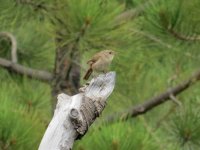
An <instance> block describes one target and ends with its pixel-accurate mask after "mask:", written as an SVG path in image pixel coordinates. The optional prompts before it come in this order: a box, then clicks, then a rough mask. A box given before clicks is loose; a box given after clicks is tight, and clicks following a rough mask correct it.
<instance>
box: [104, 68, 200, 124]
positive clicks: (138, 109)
mask: <svg viewBox="0 0 200 150" xmlns="http://www.w3.org/2000/svg"><path fill="white" fill-rule="evenodd" d="M199 80H200V70H199V71H198V72H196V73H195V74H193V75H192V76H191V77H190V78H189V79H188V80H186V81H184V82H182V83H180V84H179V85H177V86H175V87H172V88H169V89H168V90H167V91H165V92H163V93H161V94H160V95H157V96H155V97H153V98H151V99H148V100H146V101H145V102H144V103H143V104H139V105H137V106H133V107H132V108H130V109H129V110H128V111H124V112H123V113H119V114H118V118H119V117H120V118H121V119H122V120H127V119H128V118H129V117H137V116H138V115H142V114H145V113H146V112H148V111H150V110H152V109H154V108H156V107H157V106H159V105H161V104H163V103H165V102H167V101H168V100H170V99H171V95H174V96H177V95H178V94H181V93H182V92H183V91H185V90H186V89H188V88H189V87H191V86H192V85H193V84H194V83H196V82H197V81H199ZM118 118H116V114H115V115H112V116H109V117H108V118H107V119H106V120H105V121H106V122H113V121H115V120H118Z"/></svg>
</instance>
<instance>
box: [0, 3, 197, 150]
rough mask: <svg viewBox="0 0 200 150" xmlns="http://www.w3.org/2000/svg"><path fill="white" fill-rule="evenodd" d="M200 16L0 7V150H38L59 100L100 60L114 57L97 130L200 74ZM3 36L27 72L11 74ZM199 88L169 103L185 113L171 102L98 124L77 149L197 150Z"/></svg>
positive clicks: (190, 7) (192, 8)
mask: <svg viewBox="0 0 200 150" xmlns="http://www.w3.org/2000/svg"><path fill="white" fill-rule="evenodd" d="M199 8H200V2H199V0H191V1H187V0H176V1H174V0H168V1H165V0H149V1H142V0H118V1H117V0H109V1H108V0H6V1H2V2H1V5H0V14H1V15H0V22H1V24H0V29H1V31H0V57H1V58H2V59H0V64H1V66H2V62H4V61H3V60H5V59H6V60H8V61H9V65H7V66H5V65H4V68H1V69H0V81H1V84H0V86H1V92H0V102H1V105H0V149H2V150H9V149H14V150H18V149H19V150H23V149H30V150H31V149H37V146H38V144H39V142H40V139H41V137H42V135H43V132H44V130H45V127H46V125H47V124H48V121H49V119H50V116H51V115H50V114H51V110H52V109H51V105H53V107H55V104H56V96H57V94H58V93H61V92H65V93H67V94H69V95H73V94H75V93H77V92H78V88H79V87H80V85H81V83H82V80H81V74H82V72H84V68H85V67H86V63H85V62H86V61H85V60H86V59H87V58H89V56H91V55H92V54H94V53H95V52H97V51H99V50H102V49H114V50H116V51H118V52H119V55H118V56H117V57H116V59H115V60H114V62H113V65H112V66H111V68H112V70H116V72H117V83H116V89H115V91H114V94H113V95H112V97H111V99H110V100H109V104H108V106H107V108H106V110H105V112H104V113H103V117H101V121H102V122H103V118H106V116H107V115H109V114H113V112H114V113H115V114H116V112H121V111H122V112H124V110H127V108H129V107H130V106H131V105H136V104H138V103H143V101H142V100H143V99H146V98H149V97H153V96H154V95H157V94H159V93H160V92H161V91H165V90H166V89H167V88H170V87H172V86H175V85H177V84H178V83H180V82H182V81H183V80H184V79H186V78H187V77H189V76H190V75H191V74H192V72H194V71H195V70H197V69H198V68H199V61H198V60H199V57H200V53H199V49H198V47H199V40H200V37H199V34H200V29H199V28H198V26H199V23H200V20H199V16H198V15H199V10H200V9H199ZM8 33H10V34H11V35H12V36H13V37H14V38H15V39H16V43H17V46H16V47H17V60H18V61H17V64H19V65H21V66H23V67H25V69H27V68H29V69H30V68H34V70H32V72H30V73H29V72H28V73H27V72H23V70H22V71H21V72H20V71H19V69H18V70H17V69H13V68H16V67H17V66H16V65H14V64H13V57H12V55H11V49H12V46H13V43H12V41H11V39H10V37H9V36H8ZM15 39H14V40H15ZM5 68H6V69H5ZM44 70H45V71H44ZM35 71H42V72H37V73H35V74H33V72H35ZM19 74H26V75H25V76H24V75H23V76H21V75H19ZM38 74H39V75H38ZM29 77H31V78H32V79H30V78H29ZM34 78H36V79H38V80H35V79H34ZM198 79H199V78H198ZM40 80H42V81H45V82H44V83H43V82H41V81H40ZM152 81H153V82H152ZM194 82H196V81H194ZM198 86H199V85H198V84H196V85H194V86H192V87H191V88H188V90H185V91H184V92H183V94H181V95H180V96H179V95H178V96H176V95H174V96H176V97H175V99H176V100H178V101H179V102H180V103H181V104H180V105H181V106H178V107H177V106H176V104H175V105H174V103H173V102H168V103H166V104H163V105H162V106H160V107H156V109H154V110H153V111H151V112H149V113H148V114H146V115H143V116H142V117H138V118H135V119H131V118H129V119H128V120H126V121H125V122H115V123H110V124H101V123H97V124H95V125H94V126H93V127H92V128H91V130H90V132H89V133H88V134H87V135H86V136H85V137H84V138H83V139H82V140H81V141H79V142H77V144H76V145H75V149H146V150H149V149H166V150H172V149H174V150H178V149H191V150H192V149H198V148H199V147H200V142H199V141H200V139H199V138H200V128H199V127H200V121H199V110H200V109H199V107H198V106H199V104H200V103H199V102H200V99H199V88H198ZM51 93H52V94H51ZM51 95H52V97H53V98H52V97H51ZM51 99H53V100H52V102H51V101H50V100H51ZM158 114H159V115H158ZM120 117H122V118H123V116H120ZM125 137H127V138H125ZM163 145H164V146H163Z"/></svg>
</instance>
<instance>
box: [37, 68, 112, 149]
mask: <svg viewBox="0 0 200 150" xmlns="http://www.w3.org/2000/svg"><path fill="white" fill-rule="evenodd" d="M115 76H116V75H115V72H109V73H107V74H101V75H99V76H98V77H96V78H93V79H92V80H91V82H90V83H89V84H87V85H85V86H84V87H82V88H81V89H80V93H78V94H76V95H74V96H69V95H66V94H64V93H62V94H59V95H58V103H57V106H56V109H55V111H54V116H53V118H52V120H51V122H50V124H49V126H48V128H47V130H46V132H45V134H44V136H43V139H42V141H41V143H40V146H39V150H71V149H72V147H73V143H74V142H75V140H77V139H80V138H82V137H83V136H84V135H85V134H86V133H87V131H88V130H89V127H90V126H91V124H92V123H93V122H94V121H95V119H96V118H97V117H99V115H100V114H101V113H102V111H103V109H104V108H105V107H106V104H107V101H108V97H109V95H110V94H111V93H112V91H113V89H114V86H115Z"/></svg>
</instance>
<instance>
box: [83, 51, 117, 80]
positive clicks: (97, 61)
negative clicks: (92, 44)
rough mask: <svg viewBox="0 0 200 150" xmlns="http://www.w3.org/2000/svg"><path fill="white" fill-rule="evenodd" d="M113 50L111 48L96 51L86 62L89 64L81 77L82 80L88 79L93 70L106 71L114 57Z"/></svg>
mask: <svg viewBox="0 0 200 150" xmlns="http://www.w3.org/2000/svg"><path fill="white" fill-rule="evenodd" d="M115 53H116V52H115V51H113V50H103V51H100V52H99V53H96V54H95V55H94V56H93V57H92V59H90V60H89V61H88V62H87V64H89V65H90V68H89V69H88V71H87V72H86V74H85V76H84V77H83V79H84V80H88V78H89V77H90V75H91V74H92V72H93V71H96V72H103V73H106V72H107V71H108V68H109V66H110V64H111V62H112V60H113V58H114V55H115Z"/></svg>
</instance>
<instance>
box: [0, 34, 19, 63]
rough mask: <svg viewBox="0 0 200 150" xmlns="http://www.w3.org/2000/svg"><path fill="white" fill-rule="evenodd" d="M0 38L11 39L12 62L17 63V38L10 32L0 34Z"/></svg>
mask: <svg viewBox="0 0 200 150" xmlns="http://www.w3.org/2000/svg"><path fill="white" fill-rule="evenodd" d="M0 36H2V37H6V38H9V40H10V41H11V60H12V62H13V63H17V40H16V38H15V36H14V35H13V34H11V33H9V32H0Z"/></svg>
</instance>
